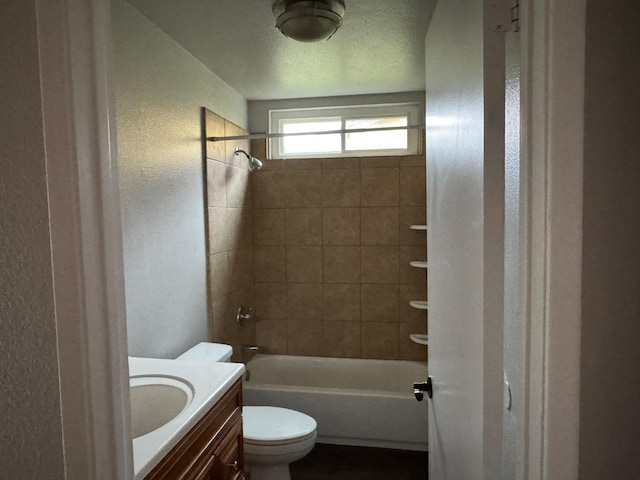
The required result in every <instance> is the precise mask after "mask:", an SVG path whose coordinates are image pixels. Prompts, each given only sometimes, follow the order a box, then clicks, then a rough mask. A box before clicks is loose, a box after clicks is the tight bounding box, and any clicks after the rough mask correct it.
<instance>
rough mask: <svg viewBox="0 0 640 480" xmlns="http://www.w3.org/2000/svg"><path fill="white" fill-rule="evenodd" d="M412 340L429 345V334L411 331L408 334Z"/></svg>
mask: <svg viewBox="0 0 640 480" xmlns="http://www.w3.org/2000/svg"><path fill="white" fill-rule="evenodd" d="M409 338H410V339H411V341H412V342H414V343H418V344H420V345H429V335H427V334H425V333H412V334H410V335H409Z"/></svg>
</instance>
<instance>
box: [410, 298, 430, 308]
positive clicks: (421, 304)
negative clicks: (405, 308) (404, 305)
mask: <svg viewBox="0 0 640 480" xmlns="http://www.w3.org/2000/svg"><path fill="white" fill-rule="evenodd" d="M409 305H411V306H412V307H413V308H417V309H418V310H429V304H428V303H427V301H426V300H411V301H410V302H409Z"/></svg>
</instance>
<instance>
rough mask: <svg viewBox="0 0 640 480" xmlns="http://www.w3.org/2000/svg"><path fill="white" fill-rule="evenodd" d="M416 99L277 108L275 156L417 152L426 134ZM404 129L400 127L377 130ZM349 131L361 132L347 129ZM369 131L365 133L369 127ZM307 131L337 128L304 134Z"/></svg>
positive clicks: (272, 115) (272, 127) (273, 114)
mask: <svg viewBox="0 0 640 480" xmlns="http://www.w3.org/2000/svg"><path fill="white" fill-rule="evenodd" d="M417 120H418V105H417V104H415V103H402V104H385V105H364V106H349V107H322V108H304V109H295V110H271V111H270V112H269V133H271V134H273V133H275V134H294V135H284V136H282V137H280V138H271V139H270V140H269V153H270V158H280V159H283V158H319V157H357V156H365V155H367V156H374V155H375V156H382V155H415V154H417V153H419V151H420V146H419V141H420V138H421V135H420V132H421V131H420V129H419V128H408V129H407V128H401V127H408V126H414V125H416V124H417ZM380 128H398V129H397V130H373V131H370V132H368V131H366V130H369V129H380ZM343 130H356V131H354V132H346V133H343V132H342V131H343ZM363 130H364V131H363ZM306 132H332V133H327V134H321V135H303V134H304V133H306Z"/></svg>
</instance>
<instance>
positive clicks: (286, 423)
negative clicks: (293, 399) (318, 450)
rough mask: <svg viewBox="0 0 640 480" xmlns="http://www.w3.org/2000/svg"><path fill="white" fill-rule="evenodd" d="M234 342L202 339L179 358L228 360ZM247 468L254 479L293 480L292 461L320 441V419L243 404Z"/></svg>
mask: <svg viewBox="0 0 640 480" xmlns="http://www.w3.org/2000/svg"><path fill="white" fill-rule="evenodd" d="M232 353H233V349H232V348H231V346H230V345H224V344H220V343H207V342H202V343H199V344H198V345H196V346H194V347H193V348H191V349H190V350H187V351H186V352H185V353H183V354H182V355H180V356H179V357H178V358H177V360H184V361H197V362H228V361H230V360H231V354H232ZM242 425H243V439H244V441H243V450H244V463H245V469H246V470H247V471H248V472H249V473H250V478H251V480H290V478H291V476H290V474H289V464H290V463H291V462H295V461H296V460H300V459H301V458H302V457H304V456H305V455H307V454H308V453H309V452H310V451H311V450H312V449H313V446H314V445H315V443H316V428H317V424H316V421H315V420H314V419H313V418H312V417H310V416H309V415H305V414H304V413H301V412H297V411H295V410H290V409H288V408H281V407H269V406H245V407H243V408H242Z"/></svg>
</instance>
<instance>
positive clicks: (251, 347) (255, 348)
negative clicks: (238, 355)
mask: <svg viewBox="0 0 640 480" xmlns="http://www.w3.org/2000/svg"><path fill="white" fill-rule="evenodd" d="M242 351H243V352H251V353H258V352H259V351H260V347H258V346H256V345H242Z"/></svg>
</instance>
